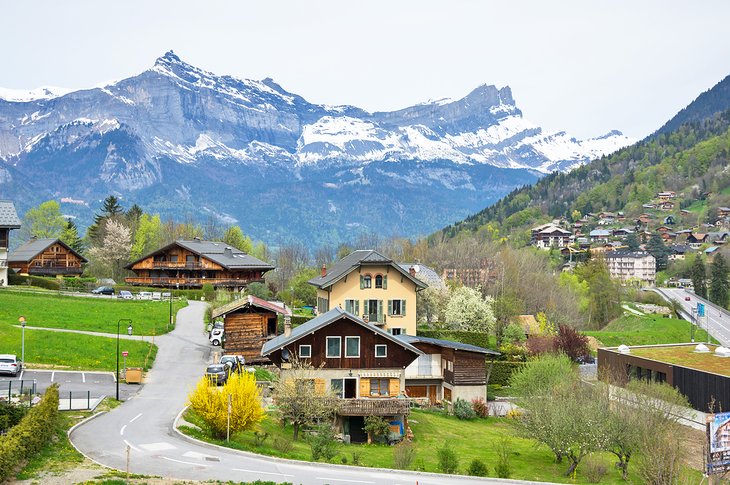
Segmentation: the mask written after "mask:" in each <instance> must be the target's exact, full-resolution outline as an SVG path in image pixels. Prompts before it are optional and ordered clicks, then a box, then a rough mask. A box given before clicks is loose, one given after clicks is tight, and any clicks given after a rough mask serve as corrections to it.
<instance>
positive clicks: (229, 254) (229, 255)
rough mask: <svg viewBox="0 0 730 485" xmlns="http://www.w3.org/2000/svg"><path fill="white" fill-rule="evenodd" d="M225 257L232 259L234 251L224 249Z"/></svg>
mask: <svg viewBox="0 0 730 485" xmlns="http://www.w3.org/2000/svg"><path fill="white" fill-rule="evenodd" d="M223 255H224V256H225V257H227V258H232V257H233V249H231V248H226V249H224V250H223Z"/></svg>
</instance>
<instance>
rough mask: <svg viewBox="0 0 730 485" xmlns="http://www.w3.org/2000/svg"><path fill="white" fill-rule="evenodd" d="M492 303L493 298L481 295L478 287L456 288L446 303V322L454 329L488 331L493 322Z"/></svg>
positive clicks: (492, 326) (490, 329)
mask: <svg viewBox="0 0 730 485" xmlns="http://www.w3.org/2000/svg"><path fill="white" fill-rule="evenodd" d="M493 303H494V300H493V298H492V297H491V296H486V297H483V296H482V294H481V291H479V289H478V288H476V289H475V288H469V287H466V286H461V287H459V288H456V289H454V290H453V292H452V293H451V298H450V299H449V303H448V305H446V323H447V324H448V325H449V326H450V327H451V328H454V329H456V330H467V331H470V332H485V333H486V332H490V331H492V329H493V328H494V323H495V318H494V310H493V307H492V304H493Z"/></svg>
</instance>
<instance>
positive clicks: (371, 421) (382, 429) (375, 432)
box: [362, 416, 390, 441]
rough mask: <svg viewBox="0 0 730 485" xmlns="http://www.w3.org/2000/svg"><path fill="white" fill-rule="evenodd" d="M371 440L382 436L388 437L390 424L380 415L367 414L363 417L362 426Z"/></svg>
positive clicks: (379, 438) (380, 438) (379, 439)
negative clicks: (363, 423) (363, 422)
mask: <svg viewBox="0 0 730 485" xmlns="http://www.w3.org/2000/svg"><path fill="white" fill-rule="evenodd" d="M362 429H363V430H364V431H365V432H366V433H367V434H368V435H369V436H370V437H371V438H372V440H373V441H376V440H378V441H381V440H382V438H383V437H385V438H387V437H388V432H389V431H390V426H389V425H388V421H386V419H385V418H383V417H381V416H367V417H366V418H365V426H363V428H362Z"/></svg>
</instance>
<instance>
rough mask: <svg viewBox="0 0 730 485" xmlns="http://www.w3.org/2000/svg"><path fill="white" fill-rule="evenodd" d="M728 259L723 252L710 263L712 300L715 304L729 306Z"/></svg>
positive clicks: (729, 281)
mask: <svg viewBox="0 0 730 485" xmlns="http://www.w3.org/2000/svg"><path fill="white" fill-rule="evenodd" d="M729 272H730V271H729V270H728V266H727V261H725V258H724V257H723V255H722V254H718V255H717V256H715V259H714V260H713V261H712V264H711V265H710V275H711V280H710V301H711V302H712V303H714V304H715V305H719V306H721V307H723V308H727V303H728V296H730V280H728V273H729Z"/></svg>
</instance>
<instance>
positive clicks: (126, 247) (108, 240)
mask: <svg viewBox="0 0 730 485" xmlns="http://www.w3.org/2000/svg"><path fill="white" fill-rule="evenodd" d="M104 227H105V235H104V242H103V244H102V245H101V246H96V247H93V248H91V249H90V250H89V257H90V259H91V260H93V261H95V262H96V263H98V264H100V265H102V266H103V267H104V268H108V269H109V270H110V271H111V275H112V278H114V280H117V278H119V277H120V276H121V274H122V267H123V266H124V264H125V263H126V262H127V261H128V260H129V253H130V250H131V249H132V233H131V231H130V230H129V228H128V227H127V226H125V225H124V224H122V223H121V222H118V221H115V220H114V219H109V220H107V221H106V224H105V226H104Z"/></svg>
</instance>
